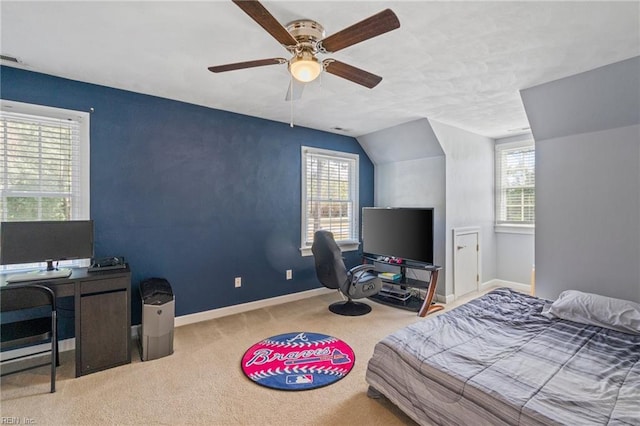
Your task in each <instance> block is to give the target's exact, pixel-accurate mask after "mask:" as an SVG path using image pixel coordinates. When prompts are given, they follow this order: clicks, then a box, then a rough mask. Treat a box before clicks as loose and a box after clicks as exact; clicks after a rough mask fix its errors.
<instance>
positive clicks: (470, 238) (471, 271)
mask: <svg viewBox="0 0 640 426" xmlns="http://www.w3.org/2000/svg"><path fill="white" fill-rule="evenodd" d="M453 250H454V257H453V262H454V265H453V267H454V271H453V291H454V294H455V296H456V298H458V297H460V296H463V295H465V294H467V293H470V292H472V291H477V290H478V286H479V281H480V273H479V271H478V258H479V254H480V246H479V243H478V232H470V233H456V234H455V236H454V247H453Z"/></svg>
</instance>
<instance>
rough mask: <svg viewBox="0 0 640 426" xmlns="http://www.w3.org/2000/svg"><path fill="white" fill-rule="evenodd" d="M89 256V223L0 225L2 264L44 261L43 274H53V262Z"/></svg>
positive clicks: (6, 223)
mask: <svg viewBox="0 0 640 426" xmlns="http://www.w3.org/2000/svg"><path fill="white" fill-rule="evenodd" d="M91 257H93V221H92V220H66V221H35V222H2V223H0V264H2V265H13V264H20V263H35V262H46V263H47V268H46V271H55V270H56V268H54V266H53V262H57V261H60V260H72V259H85V258H91ZM50 275H51V274H50ZM67 276H68V275H67ZM36 279H37V278H36Z"/></svg>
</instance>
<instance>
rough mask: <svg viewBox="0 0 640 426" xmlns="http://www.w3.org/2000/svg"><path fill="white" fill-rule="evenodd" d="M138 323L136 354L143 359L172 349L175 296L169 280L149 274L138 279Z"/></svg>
mask: <svg viewBox="0 0 640 426" xmlns="http://www.w3.org/2000/svg"><path fill="white" fill-rule="evenodd" d="M140 297H141V298H142V327H141V331H140V333H139V337H140V346H141V350H140V357H141V358H142V360H143V361H149V360H152V359H156V358H162V357H164V356H167V355H171V354H172V353H173V328H174V325H173V323H174V318H175V297H174V295H173V289H172V288H171V284H169V281H167V280H166V279H164V278H149V279H147V280H144V281H142V282H141V283H140Z"/></svg>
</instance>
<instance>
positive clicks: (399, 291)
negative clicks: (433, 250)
mask: <svg viewBox="0 0 640 426" xmlns="http://www.w3.org/2000/svg"><path fill="white" fill-rule="evenodd" d="M363 260H364V263H371V264H373V265H374V266H375V265H376V264H380V265H390V266H395V267H398V268H399V270H400V278H399V279H397V280H391V279H386V278H383V277H380V279H381V280H382V283H383V285H384V286H386V287H387V288H388V290H387V291H382V292H380V293H378V294H375V295H373V296H370V297H369V299H371V300H374V301H376V302H379V303H382V304H385V305H389V306H394V307H396V308H400V309H406V310H409V311H413V312H417V313H418V316H420V317H424V316H426V315H428V314H430V313H433V312H437V311H440V310H442V309H444V306H442V305H438V304H434V303H433V297H434V295H435V291H436V286H437V284H438V272H439V271H440V270H441V269H442V267H440V266H437V265H432V264H426V263H414V262H411V263H407V262H402V263H396V261H395V259H390V260H391V261H387V260H383V259H381V258H380V257H370V256H364V257H363ZM408 269H411V270H422V271H427V272H429V281H423V280H419V279H415V278H409V277H408V276H407V270H408ZM379 272H382V271H379ZM411 289H422V290H426V295H425V297H424V298H422V297H418V296H416V295H413V294H411ZM407 295H408V297H407Z"/></svg>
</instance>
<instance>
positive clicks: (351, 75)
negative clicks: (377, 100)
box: [323, 59, 382, 89]
mask: <svg viewBox="0 0 640 426" xmlns="http://www.w3.org/2000/svg"><path fill="white" fill-rule="evenodd" d="M323 64H324V69H325V71H326V72H328V73H329V74H333V75H337V76H338V77H342V78H345V79H347V80H349V81H353V82H354V83H358V84H360V85H362V86H364V87H368V88H369V89H373V88H374V87H376V86H377V85H378V83H380V82H381V81H382V77H380V76H378V75H375V74H371V73H370V72H367V71H365V70H361V69H360V68H356V67H354V66H352V65H348V64H345V63H344V62H340V61H336V60H334V59H325V60H324V61H323Z"/></svg>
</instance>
